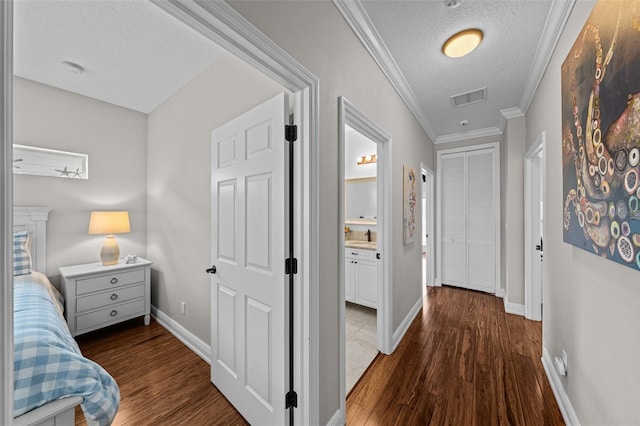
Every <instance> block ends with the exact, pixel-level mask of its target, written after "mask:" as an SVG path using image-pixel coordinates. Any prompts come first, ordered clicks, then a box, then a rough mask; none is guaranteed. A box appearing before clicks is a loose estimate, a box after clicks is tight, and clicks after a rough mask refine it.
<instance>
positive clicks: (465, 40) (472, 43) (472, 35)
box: [442, 28, 483, 58]
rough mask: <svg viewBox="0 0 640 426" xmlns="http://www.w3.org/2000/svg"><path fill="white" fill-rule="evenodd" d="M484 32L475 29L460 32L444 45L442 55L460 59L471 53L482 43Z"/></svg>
mask: <svg viewBox="0 0 640 426" xmlns="http://www.w3.org/2000/svg"><path fill="white" fill-rule="evenodd" d="M482 37H483V34H482V31H480V30H478V29H476V28H474V29H469V30H464V31H460V32H459V33H456V34H454V35H452V36H451V37H449V39H448V40H447V41H445V42H444V44H443V45H442V53H444V54H445V55H447V56H448V57H450V58H460V57H462V56H465V55H468V54H469V53H471V52H472V51H473V50H474V49H475V48H476V47H478V45H479V44H480V42H481V41H482Z"/></svg>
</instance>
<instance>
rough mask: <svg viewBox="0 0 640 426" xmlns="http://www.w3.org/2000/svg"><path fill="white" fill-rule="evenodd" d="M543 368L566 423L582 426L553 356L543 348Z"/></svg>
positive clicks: (572, 425) (571, 425) (570, 425)
mask: <svg viewBox="0 0 640 426" xmlns="http://www.w3.org/2000/svg"><path fill="white" fill-rule="evenodd" d="M542 366H543V367H544V372H545V373H546V375H547V379H548V380H549V384H550V385H551V390H552V391H553V396H555V397H556V401H557V402H558V407H559V408H560V413H562V418H563V419H564V422H565V423H566V424H567V425H569V426H580V420H578V416H577V415H576V412H575V410H574V409H573V405H571V400H570V399H569V395H567V392H566V391H565V390H564V386H563V385H562V381H561V380H560V376H559V375H558V373H557V372H556V369H555V368H554V367H553V361H552V360H551V355H549V352H548V351H547V348H546V347H543V348H542Z"/></svg>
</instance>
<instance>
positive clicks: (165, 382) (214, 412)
mask: <svg viewBox="0 0 640 426" xmlns="http://www.w3.org/2000/svg"><path fill="white" fill-rule="evenodd" d="M77 340H78V344H79V346H80V349H81V350H82V353H83V354H84V355H85V356H86V357H87V358H89V359H92V360H94V361H95V362H97V363H98V364H100V365H101V366H103V367H104V368H105V370H107V371H108V372H109V374H111V375H112V376H113V378H114V379H115V380H116V382H117V383H118V386H119V387H120V409H119V410H118V414H117V415H116V418H115V420H114V422H113V425H114V426H119V425H136V426H138V425H143V426H144V425H194V426H195V425H231V426H236V425H246V424H247V422H246V421H245V420H244V419H243V418H242V416H241V415H240V413H238V412H237V411H236V409H235V408H234V407H233V406H232V405H231V404H230V403H229V401H227V400H226V399H225V397H224V396H223V395H222V394H221V393H220V392H219V391H218V389H216V387H215V386H213V384H211V382H210V381H209V375H210V373H209V364H207V363H206V362H205V361H204V360H202V359H201V358H200V357H199V356H197V355H196V354H195V353H194V352H193V351H191V350H190V349H189V348H187V347H186V346H185V345H184V344H182V343H181V342H180V341H179V340H178V339H176V338H175V337H174V336H173V335H171V334H170V333H169V332H168V331H167V330H165V329H164V328H162V327H161V326H160V325H159V324H158V323H157V322H156V321H155V320H152V321H151V324H150V325H149V326H146V327H145V326H144V325H143V323H142V320H141V319H140V320H133V321H128V322H125V323H122V324H119V325H116V326H113V327H109V328H106V329H102V330H98V331H96V332H93V333H89V334H86V335H82V336H79V337H78V338H77ZM86 424H87V423H86V421H85V419H84V415H83V414H82V411H81V410H80V408H77V409H76V426H79V425H86Z"/></svg>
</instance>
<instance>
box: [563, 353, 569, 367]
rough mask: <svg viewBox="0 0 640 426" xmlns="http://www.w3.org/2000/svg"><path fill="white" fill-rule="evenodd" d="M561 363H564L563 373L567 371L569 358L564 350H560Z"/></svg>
mask: <svg viewBox="0 0 640 426" xmlns="http://www.w3.org/2000/svg"><path fill="white" fill-rule="evenodd" d="M562 362H563V363H564V371H566V372H567V371H569V356H568V355H567V351H565V350H564V349H563V350H562Z"/></svg>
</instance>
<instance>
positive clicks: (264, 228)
mask: <svg viewBox="0 0 640 426" xmlns="http://www.w3.org/2000/svg"><path fill="white" fill-rule="evenodd" d="M287 111H288V106H287V99H286V96H285V94H280V95H278V96H276V97H274V98H272V99H270V100H268V101H267V102H265V103H263V104H261V105H259V106H257V107H255V108H254V109H252V110H250V111H248V112H246V113H244V114H242V115H241V116H239V117H237V118H235V119H233V120H231V121H230V122H228V123H227V124H225V125H223V126H221V127H219V128H217V129H216V130H214V131H213V133H212V146H211V156H212V163H211V167H212V170H211V204H212V205H211V212H212V223H211V236H212V238H211V245H212V247H211V253H212V263H213V266H212V271H211V272H213V275H212V276H211V285H212V287H211V349H212V357H211V381H212V382H213V384H214V385H215V386H216V387H217V388H218V389H220V391H221V392H222V393H223V394H224V395H225V396H226V397H227V399H228V400H229V401H230V402H231V403H232V404H233V405H234V406H235V407H236V409H237V410H238V411H239V412H240V413H241V414H242V415H243V416H244V418H245V419H246V420H247V421H248V422H249V423H251V424H269V425H271V424H273V425H276V424H278V425H284V424H286V422H287V419H286V416H285V393H286V388H285V386H286V385H287V383H288V380H289V378H288V368H287V365H288V364H287V361H288V358H287V354H288V338H287V337H288V336H287V335H286V329H287V324H288V322H287V318H286V316H285V315H286V313H287V309H286V303H285V296H286V294H285V277H286V276H285V271H284V261H285V249H286V247H285V224H286V223H287V222H286V221H287V213H286V211H285V198H284V195H285V171H286V169H285V167H287V163H285V147H286V145H285V144H286V142H285V137H284V126H285V118H286V116H287V115H286V114H287ZM212 421H213V419H212Z"/></svg>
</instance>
